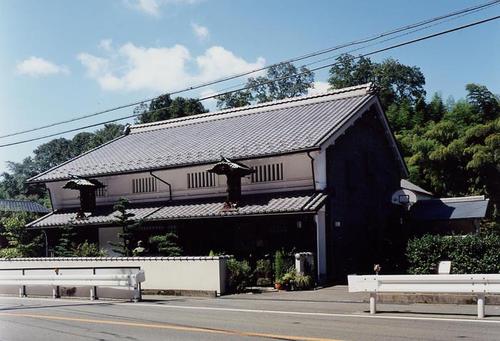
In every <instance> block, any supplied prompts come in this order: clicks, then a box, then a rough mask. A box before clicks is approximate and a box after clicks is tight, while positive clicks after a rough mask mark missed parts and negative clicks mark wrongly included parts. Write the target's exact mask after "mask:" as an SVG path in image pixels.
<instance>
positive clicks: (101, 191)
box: [95, 187, 108, 197]
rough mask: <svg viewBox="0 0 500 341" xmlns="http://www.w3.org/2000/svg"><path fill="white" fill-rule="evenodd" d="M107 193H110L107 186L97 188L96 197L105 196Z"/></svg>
mask: <svg viewBox="0 0 500 341" xmlns="http://www.w3.org/2000/svg"><path fill="white" fill-rule="evenodd" d="M106 195H108V191H107V187H101V188H97V189H96V190H95V196H96V197H105V196H106Z"/></svg>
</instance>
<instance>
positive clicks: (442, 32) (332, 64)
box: [0, 15, 500, 148]
mask: <svg viewBox="0 0 500 341" xmlns="http://www.w3.org/2000/svg"><path fill="white" fill-rule="evenodd" d="M498 19H500V15H498V16H495V17H491V18H488V19H483V20H480V21H475V22H472V23H470V24H466V25H462V26H458V27H455V28H452V29H449V30H445V31H441V32H437V33H433V34H430V35H426V36H423V37H420V38H416V39H412V40H408V41H405V42H402V43H399V44H395V45H391V46H388V47H384V48H381V49H378V50H374V51H372V52H368V53H365V54H362V55H359V56H355V57H353V59H359V58H363V57H367V56H371V55H374V54H377V53H381V52H385V51H388V50H392V49H395V48H398V47H402V46H406V45H410V44H414V43H417V42H420V41H423V40H427V39H431V38H435V37H438V36H442V35H445V34H448V33H452V32H456V31H459V30H463V29H466V28H469V27H473V26H477V25H481V24H484V23H487V22H490V21H494V20H498ZM337 64H339V62H335V63H330V64H326V65H322V66H318V67H316V68H313V69H311V70H308V71H305V72H300V73H297V74H294V75H289V76H285V77H281V78H278V79H273V80H268V81H265V82H260V83H258V84H254V85H249V86H245V87H243V88H239V89H236V90H231V91H226V92H222V93H217V94H213V95H210V96H206V97H201V98H198V101H204V100H207V99H211V98H215V97H219V96H223V95H228V94H232V93H235V92H238V91H242V90H248V89H251V88H255V87H259V86H262V85H267V84H270V83H274V82H278V81H281V80H284V79H288V78H293V77H298V76H301V75H303V74H306V73H309V72H310V71H317V70H320V69H325V68H328V67H332V66H334V65H337ZM165 108H167V107H162V108H158V109H155V110H151V111H146V112H145V113H154V112H158V111H160V110H163V109H165ZM142 114H144V113H137V114H133V115H129V116H125V117H120V118H117V119H113V120H108V121H105V122H100V123H95V124H92V125H88V126H84V127H79V128H74V129H70V130H66V131H62V132H59V133H54V134H50V135H45V136H40V137H35V138H32V139H27V140H22V141H17V142H12V143H6V144H2V145H0V148H1V147H8V146H14V145H18V144H22V143H27V142H32V141H37V140H41V139H45V138H48V137H54V136H57V135H62V134H66V133H70V132H74V131H78V130H83V129H87V128H92V127H96V126H100V125H103V124H108V123H112V122H117V121H122V120H125V119H129V118H132V117H137V116H139V115H142Z"/></svg>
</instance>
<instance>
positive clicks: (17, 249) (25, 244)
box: [0, 213, 42, 258]
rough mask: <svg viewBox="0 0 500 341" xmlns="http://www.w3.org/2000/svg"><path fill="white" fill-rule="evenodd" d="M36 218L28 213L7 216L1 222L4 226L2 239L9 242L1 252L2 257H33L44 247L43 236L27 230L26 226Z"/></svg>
mask: <svg viewBox="0 0 500 341" xmlns="http://www.w3.org/2000/svg"><path fill="white" fill-rule="evenodd" d="M34 219H35V217H33V216H32V215H29V214H27V213H11V214H5V215H4V216H3V218H2V219H1V220H0V225H1V226H3V232H2V233H0V235H1V236H2V237H4V238H5V239H6V240H7V247H6V248H3V249H1V250H0V257H2V258H14V257H33V256H36V255H37V253H38V252H39V250H40V248H41V246H42V236H41V235H37V234H35V233H33V232H31V231H28V230H27V229H26V224H27V223H28V222H30V221H32V220H34Z"/></svg>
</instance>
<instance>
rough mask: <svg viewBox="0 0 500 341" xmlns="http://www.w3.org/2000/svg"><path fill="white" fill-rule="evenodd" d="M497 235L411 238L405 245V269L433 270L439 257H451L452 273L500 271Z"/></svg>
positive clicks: (499, 242)
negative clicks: (406, 262)
mask: <svg viewBox="0 0 500 341" xmlns="http://www.w3.org/2000/svg"><path fill="white" fill-rule="evenodd" d="M499 250H500V236H499V235H498V234H493V233H488V234H478V235H466V236H439V235H430V234H427V235H424V236H422V237H420V238H414V239H411V240H410V241H409V242H408V246H407V248H406V256H407V258H408V264H409V267H408V273H410V274H430V273H435V272H436V270H437V267H438V265H439V262H440V261H443V260H449V261H451V272H452V273H454V274H470V273H500V251H499Z"/></svg>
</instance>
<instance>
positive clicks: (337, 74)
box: [328, 54, 425, 109]
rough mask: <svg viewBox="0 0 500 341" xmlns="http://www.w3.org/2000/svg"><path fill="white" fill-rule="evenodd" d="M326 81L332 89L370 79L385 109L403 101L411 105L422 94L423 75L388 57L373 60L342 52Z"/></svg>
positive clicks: (361, 82) (421, 96)
mask: <svg viewBox="0 0 500 341" xmlns="http://www.w3.org/2000/svg"><path fill="white" fill-rule="evenodd" d="M328 82H329V83H330V85H331V86H332V88H333V89H339V88H344V87H347V86H354V85H359V84H364V83H367V82H373V83H375V84H376V85H377V86H378V87H379V88H380V90H379V97H380V101H381V103H382V106H383V107H384V108H385V109H387V108H388V107H389V106H390V105H391V104H401V103H403V102H405V101H406V102H409V103H411V104H415V103H416V102H417V100H418V99H420V98H423V97H425V90H424V85H425V77H424V75H423V73H422V72H421V71H420V68H418V67H416V66H408V65H404V64H401V63H400V62H398V61H397V60H395V59H392V58H388V59H386V60H384V61H383V62H381V63H375V62H372V61H371V60H370V58H365V57H360V58H356V57H354V56H352V55H349V54H345V55H342V56H340V57H338V58H337V64H335V65H333V66H332V68H331V69H330V78H329V79H328Z"/></svg>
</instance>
